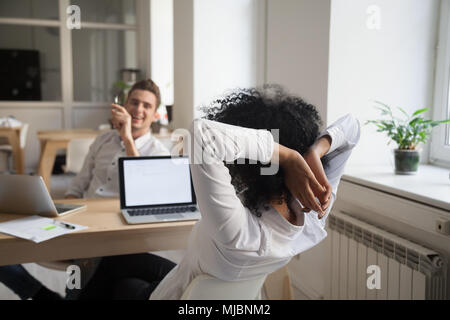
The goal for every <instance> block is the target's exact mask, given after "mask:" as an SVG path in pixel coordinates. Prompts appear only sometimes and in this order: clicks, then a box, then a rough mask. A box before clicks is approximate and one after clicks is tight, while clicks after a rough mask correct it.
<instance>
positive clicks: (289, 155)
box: [189, 119, 323, 243]
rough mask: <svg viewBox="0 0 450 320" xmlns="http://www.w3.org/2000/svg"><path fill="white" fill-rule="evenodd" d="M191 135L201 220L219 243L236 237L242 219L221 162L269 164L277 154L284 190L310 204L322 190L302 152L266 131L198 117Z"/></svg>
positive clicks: (194, 179)
mask: <svg viewBox="0 0 450 320" xmlns="http://www.w3.org/2000/svg"><path fill="white" fill-rule="evenodd" d="M190 133H191V137H192V138H193V139H192V140H191V141H192V143H193V145H192V146H191V148H190V153H189V156H190V163H191V172H192V178H193V183H194V188H195V193H196V196H197V201H198V205H199V208H200V211H201V213H202V221H203V223H204V224H206V225H207V230H208V231H209V232H211V236H213V237H214V238H215V239H217V240H218V241H221V242H222V243H229V242H230V241H232V240H233V239H236V236H237V234H238V232H239V230H240V229H241V228H242V227H243V226H244V225H245V222H246V219H247V218H246V214H245V208H244V206H243V205H242V203H241V201H240V199H239V198H238V197H237V195H236V191H235V189H234V187H233V185H232V184H231V176H230V174H229V172H228V169H227V168H226V167H225V165H224V161H227V162H231V161H235V160H237V159H241V158H242V159H249V160H255V161H260V162H262V163H268V162H270V161H271V160H274V159H276V158H277V159H278V160H279V164H280V166H281V167H283V169H284V170H285V172H289V174H286V184H287V186H288V188H290V190H292V191H291V192H292V193H293V194H294V195H296V196H298V197H300V198H302V199H303V201H304V202H305V203H309V205H310V206H311V207H314V204H316V203H315V201H314V193H315V192H318V190H319V189H321V191H323V188H322V187H321V186H320V184H319V183H317V181H315V178H314V175H313V173H312V172H311V170H310V169H309V167H308V165H307V164H306V162H305V160H304V159H303V158H302V156H301V155H300V154H299V153H298V152H296V151H293V150H290V149H288V148H286V147H283V146H280V145H279V144H277V143H275V142H274V141H273V137H272V134H271V133H270V132H269V131H267V130H255V129H248V128H242V127H237V126H231V125H227V124H223V123H219V122H214V121H210V120H204V119H198V120H194V122H193V124H192V127H191V130H190ZM274 154H275V155H277V154H278V155H279V156H274ZM268 200H270V199H268ZM316 205H317V204H316ZM317 207H318V206H317ZM314 208H315V207H314ZM317 210H318V211H320V207H318V208H317Z"/></svg>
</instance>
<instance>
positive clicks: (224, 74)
mask: <svg viewBox="0 0 450 320" xmlns="http://www.w3.org/2000/svg"><path fill="white" fill-rule="evenodd" d="M261 4H262V2H260V1H258V0H229V1H221V0H189V1H185V0H174V44H175V45H174V67H175V70H174V74H175V76H174V79H175V80H174V82H175V85H174V96H175V98H174V124H173V126H174V127H175V128H188V127H189V125H190V122H191V121H192V119H193V118H194V117H198V116H200V115H201V114H200V113H199V112H198V107H199V106H200V105H202V104H209V103H210V102H211V101H212V100H213V99H214V98H215V97H218V96H220V95H223V94H224V93H226V92H227V91H228V90H230V89H235V88H237V87H254V86H256V85H257V84H260V83H262V82H263V79H262V76H261V66H262V63H263V61H262V58H261V57H263V56H264V52H261V50H260V47H261V42H260V41H259V40H260V34H259V32H260V31H261V28H259V23H260V20H259V19H260V15H259V10H260V7H259V6H260V5H261ZM191 15H192V16H191Z"/></svg>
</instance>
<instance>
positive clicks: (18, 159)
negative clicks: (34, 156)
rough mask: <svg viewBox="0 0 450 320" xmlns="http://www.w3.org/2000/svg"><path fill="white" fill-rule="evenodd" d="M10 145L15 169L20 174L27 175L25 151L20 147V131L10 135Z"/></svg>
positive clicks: (12, 132)
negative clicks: (24, 160)
mask: <svg viewBox="0 0 450 320" xmlns="http://www.w3.org/2000/svg"><path fill="white" fill-rule="evenodd" d="M8 140H9V144H10V145H11V149H12V155H13V158H14V167H15V169H16V172H17V173H18V174H24V173H25V165H24V162H23V157H24V156H23V149H22V148H21V147H20V136H19V131H17V132H15V131H11V132H10V133H9V134H8Z"/></svg>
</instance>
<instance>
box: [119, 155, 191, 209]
mask: <svg viewBox="0 0 450 320" xmlns="http://www.w3.org/2000/svg"><path fill="white" fill-rule="evenodd" d="M123 175H124V187H125V206H127V207H129V206H144V205H161V204H176V203H190V202H192V193H191V179H190V174H189V160H188V159H187V158H180V159H178V158H177V159H151V160H148V159H141V160H125V161H124V162H123Z"/></svg>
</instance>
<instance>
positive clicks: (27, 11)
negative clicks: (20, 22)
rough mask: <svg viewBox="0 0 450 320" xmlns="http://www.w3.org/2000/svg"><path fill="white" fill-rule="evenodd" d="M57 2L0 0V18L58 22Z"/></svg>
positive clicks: (50, 0)
mask: <svg viewBox="0 0 450 320" xmlns="http://www.w3.org/2000/svg"><path fill="white" fill-rule="evenodd" d="M58 8H59V7H58V0H39V1H36V0H1V1H0V17H2V18H34V19H51V20H58V19H59V13H58V10H59V9H58Z"/></svg>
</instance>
